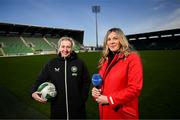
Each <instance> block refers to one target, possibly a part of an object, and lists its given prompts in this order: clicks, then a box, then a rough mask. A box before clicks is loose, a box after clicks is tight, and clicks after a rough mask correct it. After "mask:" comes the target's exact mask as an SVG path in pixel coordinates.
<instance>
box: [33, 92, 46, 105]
mask: <svg viewBox="0 0 180 120" xmlns="http://www.w3.org/2000/svg"><path fill="white" fill-rule="evenodd" d="M32 98H34V99H35V100H36V101H38V102H40V103H47V100H45V99H43V98H41V93H40V92H37V91H36V92H34V93H32Z"/></svg>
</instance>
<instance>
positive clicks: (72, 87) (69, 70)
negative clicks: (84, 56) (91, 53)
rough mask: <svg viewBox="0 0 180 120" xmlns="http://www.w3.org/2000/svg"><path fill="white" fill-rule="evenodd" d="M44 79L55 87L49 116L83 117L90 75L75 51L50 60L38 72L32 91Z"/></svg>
mask: <svg viewBox="0 0 180 120" xmlns="http://www.w3.org/2000/svg"><path fill="white" fill-rule="evenodd" d="M65 76H66V78H67V85H66V82H65V81H66V80H65ZM45 81H51V82H52V83H53V84H54V85H55V86H56V89H57V96H56V97H55V98H54V99H53V100H52V101H51V118H53V119H57V118H60V119H66V118H67V115H68V117H69V119H74V118H77V119H81V118H82V119H84V118H85V102H86V100H87V98H88V92H89V87H90V77H89V73H88V70H87V68H86V65H85V64H84V62H83V61H82V60H80V59H78V57H77V55H76V53H75V52H72V53H71V56H70V57H68V58H66V59H64V58H62V57H61V55H59V56H58V57H57V58H54V59H52V60H50V61H49V62H48V63H47V64H46V65H45V67H44V68H43V69H42V71H41V73H40V74H39V76H38V78H37V80H36V82H35V84H34V85H33V87H32V93H33V92H35V91H36V90H37V88H38V86H39V85H40V84H41V83H43V82H45ZM66 86H67V87H66ZM66 88H67V89H66ZM66 90H67V93H66ZM66 95H67V96H66ZM66 101H68V102H66ZM67 106H68V110H67ZM67 111H68V112H67Z"/></svg>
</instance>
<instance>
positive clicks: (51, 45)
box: [43, 37, 53, 48]
mask: <svg viewBox="0 0 180 120" xmlns="http://www.w3.org/2000/svg"><path fill="white" fill-rule="evenodd" d="M43 40H44V41H45V42H46V43H47V44H48V45H50V46H51V47H52V48H53V45H51V43H50V42H49V41H48V40H47V39H46V38H45V37H43Z"/></svg>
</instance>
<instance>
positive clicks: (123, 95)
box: [99, 52, 143, 119]
mask: <svg viewBox="0 0 180 120" xmlns="http://www.w3.org/2000/svg"><path fill="white" fill-rule="evenodd" d="M107 63H108V60H107V61H105V62H104V64H103V66H102V67H101V68H100V70H99V74H100V75H101V77H102V79H103V85H102V87H101V89H102V94H103V95H105V96H107V97H108V101H109V104H107V105H99V112H100V119H138V118H139V115H138V96H139V95H140V91H141V89H142V83H143V70H142V63H141V59H140V57H139V56H138V55H137V54H136V53H135V52H131V53H130V54H129V55H128V56H127V57H125V56H124V54H116V55H115V56H114V58H113V60H112V61H111V63H110V64H109V66H107Z"/></svg>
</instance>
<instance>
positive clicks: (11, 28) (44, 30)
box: [0, 23, 84, 44]
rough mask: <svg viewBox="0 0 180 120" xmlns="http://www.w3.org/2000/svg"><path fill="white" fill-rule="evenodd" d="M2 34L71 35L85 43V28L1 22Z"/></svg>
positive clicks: (0, 29)
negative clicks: (73, 28) (76, 28)
mask: <svg viewBox="0 0 180 120" xmlns="http://www.w3.org/2000/svg"><path fill="white" fill-rule="evenodd" d="M0 35H42V36H51V37H53V36H59V37H62V36H70V37H73V38H74V39H75V40H76V41H78V42H79V43H81V44H83V36H84V31H83V30H72V29H62V28H50V27H42V26H33V25H20V24H10V23H0Z"/></svg>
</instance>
